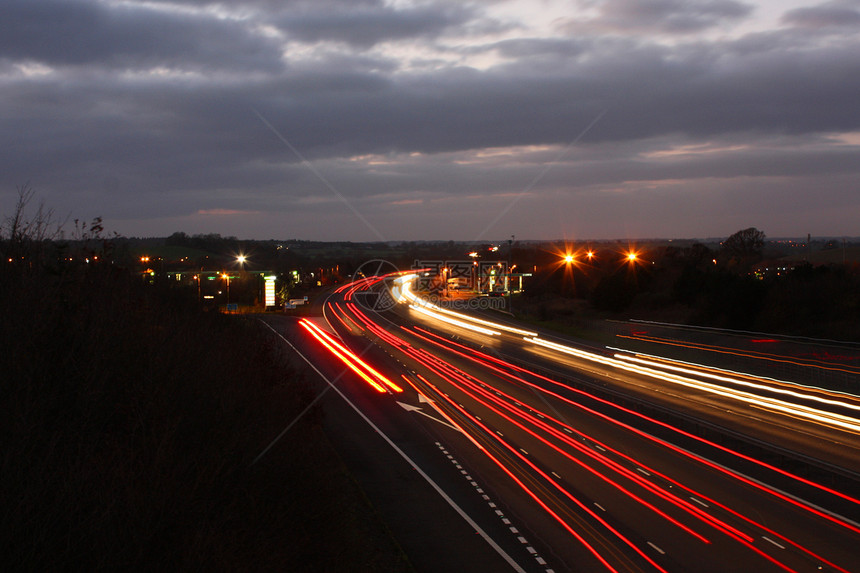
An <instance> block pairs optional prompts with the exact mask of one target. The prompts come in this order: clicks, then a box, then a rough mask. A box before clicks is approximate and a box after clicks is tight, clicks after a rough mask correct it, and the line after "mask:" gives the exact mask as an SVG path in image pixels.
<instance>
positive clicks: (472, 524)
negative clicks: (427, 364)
mask: <svg viewBox="0 0 860 573" xmlns="http://www.w3.org/2000/svg"><path fill="white" fill-rule="evenodd" d="M263 324H266V323H265V322H264V323H263ZM266 326H268V327H269V330H271V331H272V332H274V333H275V334H276V335H278V337H279V338H280V339H281V340H283V341H284V342H286V343H287V345H288V346H289V347H290V348H292V349H293V351H294V352H295V353H296V354H298V355H299V356H300V357H301V358H302V360H304V361H305V362H307V364H308V366H310V367H311V368H313V369H314V372H316V373H317V374H319V376H320V378H322V379H323V380H325V382H326V384H328V385H329V387H330V388H331V389H332V390H334V391H335V392H337V393H338V394H339V395H340V397H341V398H343V400H344V401H345V402H346V403H347V404H349V406H350V407H351V408H352V409H353V410H355V412H356V413H357V414H358V415H359V416H361V418H362V419H363V420H364V421H365V422H367V424H368V425H369V426H370V427H371V428H373V430H374V431H375V432H376V433H377V434H379V436H380V437H381V438H382V439H383V440H385V441H386V442H387V443H388V445H389V446H391V447H392V448H394V451H396V452H397V453H398V454H400V456H401V457H402V458H403V459H404V460H406V462H407V463H409V465H411V466H412V467H413V468H415V471H417V472H418V474H419V475H420V476H421V477H423V478H424V479H425V480H426V481H427V483H429V484H430V486H431V487H432V488H433V489H435V490H436V492H437V493H438V494H439V495H441V496H442V499H444V500H445V501H446V502H448V505H450V506H451V507H452V508H453V509H454V511H456V512H457V513H458V514H459V515H460V517H462V518H463V519H464V520H466V523H468V524H469V526H470V527H472V528H473V529H474V530H475V531H476V532H477V533H478V534H479V535H480V536H481V537H483V538H484V541H486V542H487V543H488V544H489V545H490V547H492V548H493V549H494V550H495V551H496V553H498V554H499V555H500V556H501V557H502V559H504V560H505V561H507V563H508V565H510V566H511V568H512V569H513V570H514V571H516V572H517V573H526V570H525V569H523V568H522V567H520V565H519V564H518V563H517V562H516V561H514V559H513V557H511V556H510V555H508V554H507V552H506V551H505V550H504V549H502V548H501V547H500V546H499V544H498V543H496V542H495V541H494V540H493V538H492V537H490V536H489V534H487V532H486V531H484V530H483V529H482V528H481V526H480V525H478V524H477V523H476V522H475V520H473V519H472V518H471V517H469V515H468V514H467V513H466V512H465V511H464V510H463V508H461V507H460V506H459V505H457V503H456V502H455V501H454V500H453V499H451V498H450V497H449V496H448V494H447V493H445V491H444V490H443V489H442V488H441V487H440V486H439V484H437V483H436V482H435V481H433V478H431V477H430V476H429V475H427V474H426V473H425V472H424V470H422V469H421V468H420V467H418V464H416V463H415V461H414V460H412V458H410V457H409V456H408V455H407V454H406V452H404V451H403V450H401V449H400V448H399V447H398V446H397V444H395V443H394V442H393V441H392V440H391V438H389V437H388V436H387V435H385V434H384V433H383V432H382V430H380V429H379V428H378V427H377V426H376V424H374V423H373V422H372V421H371V420H370V418H368V417H367V416H366V415H365V414H364V412H362V411H361V410H360V409H359V407H358V406H356V405H355V404H353V403H352V401H351V400H350V399H349V398H347V396H346V394H344V393H343V392H341V390H340V388H338V387H337V386H335V385H334V383H333V382H331V381H330V380H329V379H328V377H326V375H325V374H323V373H322V372H320V371H319V369H318V368H317V367H316V366H315V365H314V364H313V363H312V362H311V361H310V360H309V359H308V358H307V357H306V356H305V355H304V354H302V353H301V352H300V351H299V349H298V348H296V347H295V346H293V344H292V343H291V342H290V341H289V340H287V339H286V338H285V337H284V336H283V335H282V334H281V333H280V332H278V331H277V330H275V329H274V328H272V327H271V326H269V325H268V324H266Z"/></svg>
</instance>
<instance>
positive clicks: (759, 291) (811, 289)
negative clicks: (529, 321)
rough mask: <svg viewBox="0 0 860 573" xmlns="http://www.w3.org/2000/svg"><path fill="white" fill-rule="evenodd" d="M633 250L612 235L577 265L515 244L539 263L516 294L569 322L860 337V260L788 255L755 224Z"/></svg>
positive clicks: (525, 305)
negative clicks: (716, 240)
mask: <svg viewBox="0 0 860 573" xmlns="http://www.w3.org/2000/svg"><path fill="white" fill-rule="evenodd" d="M825 248H827V247H825ZM770 249H771V250H774V249H775V247H770ZM624 251H626V246H625V247H624V248H622V246H621V245H603V246H601V247H598V248H596V249H595V256H594V258H593V259H592V260H591V261H587V260H586V259H585V258H584V257H583V256H582V253H580V254H579V256H578V257H577V262H576V263H574V264H571V265H563V264H560V263H559V260H560V256H559V253H558V252H553V251H552V250H547V249H544V248H540V249H532V250H526V249H521V251H520V252H519V253H516V252H515V255H514V256H515V258H517V257H518V256H519V259H518V260H522V261H524V262H525V263H526V265H530V266H533V267H534V268H536V269H537V272H536V273H535V276H534V277H533V278H532V279H531V280H530V282H529V283H528V284H527V288H526V290H525V292H524V293H523V295H522V296H521V297H520V300H519V301H518V302H517V303H516V307H517V309H518V311H519V312H520V313H522V314H525V315H527V316H529V317H531V318H533V319H536V320H544V321H550V320H552V321H555V322H557V323H560V324H562V325H565V324H567V325H574V324H576V323H577V322H582V321H583V320H595V319H604V318H619V319H621V318H623V319H628V318H640V319H646V320H657V321H663V322H672V323H680V324H688V325H697V326H709V327H718V328H729V329H738V330H751V331H759V332H770V333H774V334H787V335H799V336H810V337H817V338H833V339H842V340H849V341H858V340H860V265H858V264H857V263H853V262H850V261H849V262H845V263H832V262H831V263H825V264H813V263H812V262H811V261H809V260H802V259H801V260H794V261H791V260H788V259H786V258H785V257H783V254H782V253H779V252H768V246H767V243H766V242H765V240H764V234H763V233H761V232H760V231H758V230H756V229H745V230H743V231H739V232H738V233H735V234H734V235H732V236H731V237H729V238H728V239H727V240H725V241H723V242H722V244H720V245H714V246H707V245H704V244H701V243H690V244H687V245H680V246H676V245H672V244H668V245H667V244H660V245H649V246H642V247H640V249H639V256H638V258H637V259H636V261H629V260H625V259H624ZM529 257H530V258H531V260H529Z"/></svg>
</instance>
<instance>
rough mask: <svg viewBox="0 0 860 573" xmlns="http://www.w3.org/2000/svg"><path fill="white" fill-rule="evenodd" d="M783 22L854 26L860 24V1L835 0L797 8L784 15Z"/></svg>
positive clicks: (801, 24) (825, 26)
mask: <svg viewBox="0 0 860 573" xmlns="http://www.w3.org/2000/svg"><path fill="white" fill-rule="evenodd" d="M782 20H783V22H785V23H786V24H790V25H793V26H798V27H805V28H831V27H832V28H852V29H854V30H857V28H858V26H860V1H858V0H834V1H831V2H825V3H823V4H819V5H818V6H813V7H808V8H797V9H794V10H790V11H788V12H786V13H785V15H783V18H782Z"/></svg>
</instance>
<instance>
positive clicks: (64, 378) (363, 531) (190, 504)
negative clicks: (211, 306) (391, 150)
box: [0, 190, 408, 571]
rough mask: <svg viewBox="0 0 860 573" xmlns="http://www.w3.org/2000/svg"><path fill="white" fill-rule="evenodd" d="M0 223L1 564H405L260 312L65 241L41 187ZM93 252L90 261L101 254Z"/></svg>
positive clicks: (307, 385) (41, 567)
mask: <svg viewBox="0 0 860 573" xmlns="http://www.w3.org/2000/svg"><path fill="white" fill-rule="evenodd" d="M21 196H22V201H21V202H19V208H18V210H17V212H16V213H15V214H14V215H13V216H12V217H8V218H6V219H5V220H4V221H3V227H2V231H3V232H2V235H0V239H2V240H0V252H2V257H3V258H2V267H0V269H2V270H0V313H1V314H2V317H3V320H2V323H0V348H2V352H0V373H2V374H0V380H2V383H0V411H2V412H3V415H2V417H0V512H2V514H0V563H2V564H3V570H4V571H16V570H27V571H51V570H76V571H91V570H111V571H127V570H146V571H156V570H165V571H177V570H200V571H261V570H278V571H283V570H288V571H298V570H301V571H342V570H355V571H362V570H363V571H393V570H404V569H405V570H408V565H407V564H406V562H405V561H404V558H403V557H402V556H401V554H400V553H399V551H398V549H397V548H396V547H395V546H394V544H393V542H392V541H391V540H390V538H389V537H388V536H387V532H386V531H385V529H384V526H383V525H382V524H381V523H380V522H379V520H378V519H376V518H375V517H374V514H373V512H372V509H371V508H369V507H368V505H367V503H366V501H365V500H364V498H363V497H362V496H361V493H360V491H359V490H358V488H357V486H356V485H355V484H354V482H352V481H351V478H350V477H349V475H348V474H347V473H346V471H345V470H344V468H343V466H342V464H341V462H340V461H339V459H338V457H337V454H336V453H335V452H334V451H333V449H332V448H331V446H330V444H329V443H328V442H327V440H326V438H325V436H324V434H323V432H322V430H321V425H320V416H321V414H320V412H319V411H316V410H311V411H310V413H309V414H308V415H306V416H304V417H303V418H301V420H300V422H299V423H298V424H296V425H295V426H294V427H293V428H292V429H291V430H290V432H289V433H288V434H287V435H286V436H285V437H284V438H283V439H282V440H281V442H279V443H278V445H277V446H276V447H275V448H273V449H272V450H270V452H269V453H268V454H267V455H266V456H265V457H263V458H262V459H261V460H260V461H259V462H258V463H256V464H252V461H253V460H254V458H255V457H256V456H257V454H259V453H260V452H261V450H263V448H265V447H266V445H267V444H268V443H269V442H270V441H271V440H272V438H273V437H274V436H276V435H277V434H278V433H279V432H280V431H281V430H282V429H283V428H284V426H285V425H286V424H287V423H288V422H289V421H291V420H292V419H293V418H294V417H295V416H296V415H297V414H298V413H299V412H300V411H301V410H302V409H303V408H304V406H305V405H306V404H307V403H308V402H309V401H310V399H311V398H312V396H313V395H314V393H315V392H316V390H315V389H314V388H312V387H311V384H312V382H311V381H309V380H306V379H305V378H304V376H303V374H302V373H301V372H300V371H299V370H298V369H297V368H296V366H295V365H293V364H291V358H290V356H289V355H288V354H286V353H285V351H284V350H283V347H282V346H281V345H278V344H276V343H275V341H274V340H273V339H272V338H271V337H269V336H267V335H265V333H264V332H263V330H262V329H261V327H260V326H259V323H258V322H256V321H254V320H253V319H247V318H242V317H231V316H225V315H221V314H218V313H206V312H202V311H201V310H200V309H199V308H197V306H196V305H195V304H194V301H193V299H189V298H188V297H186V296H183V293H182V292H181V291H178V290H176V289H167V288H161V287H160V286H159V285H147V284H144V283H143V282H142V281H141V280H140V277H139V276H137V275H135V274H133V273H130V272H128V270H127V269H123V268H122V267H120V266H118V265H116V264H110V263H109V262H108V261H109V260H111V259H112V255H113V254H114V253H113V252H112V249H113V241H112V240H111V239H106V238H105V236H104V232H103V230H102V228H101V222H100V221H99V220H96V221H94V222H93V223H91V224H81V223H76V225H75V227H76V238H75V240H74V241H61V240H58V236H59V227H57V226H54V224H53V221H52V217H51V214H50V213H49V212H46V211H45V210H42V209H40V210H38V211H36V213H35V214H34V215H33V216H32V217H30V218H27V217H26V216H25V214H24V211H25V209H24V207H26V205H27V203H28V202H29V199H30V198H31V196H29V195H28V194H27V193H26V190H25V192H24V193H22V194H21ZM87 261H89V262H87Z"/></svg>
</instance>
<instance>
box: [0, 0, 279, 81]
mask: <svg viewBox="0 0 860 573" xmlns="http://www.w3.org/2000/svg"><path fill="white" fill-rule="evenodd" d="M0 59H7V60H21V61H38V62H42V63H45V64H48V65H75V66H82V65H98V66H105V67H113V68H121V69H126V68H142V67H151V66H167V67H173V66H175V65H181V66H182V67H184V68H191V69H201V68H202V69H216V68H227V67H233V68H237V69H243V70H247V69H249V68H250V69H260V70H267V71H274V70H277V69H279V68H280V67H281V66H282V64H281V62H280V52H279V48H278V46H277V45H276V44H275V43H274V42H273V41H272V40H270V39H265V38H261V37H259V36H257V35H254V34H252V33H251V32H250V31H249V30H248V29H247V28H245V27H244V26H243V25H242V24H238V23H236V22H230V21H223V20H219V19H217V18H214V17H204V16H199V15H195V16H191V15H187V14H177V13H166V12H160V11H154V10H151V9H147V8H140V7H137V8H136V7H133V6H130V5H129V6H122V5H119V6H117V5H110V4H105V3H101V2H94V1H89V0H8V1H7V2H5V3H4V7H3V19H2V20H0Z"/></svg>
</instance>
